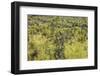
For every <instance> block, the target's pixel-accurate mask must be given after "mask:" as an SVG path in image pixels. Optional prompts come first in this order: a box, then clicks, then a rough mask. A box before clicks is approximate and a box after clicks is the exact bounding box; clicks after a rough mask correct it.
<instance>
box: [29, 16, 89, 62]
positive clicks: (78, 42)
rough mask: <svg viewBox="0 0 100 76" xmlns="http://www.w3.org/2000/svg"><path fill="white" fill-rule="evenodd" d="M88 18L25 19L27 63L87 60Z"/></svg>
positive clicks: (46, 17)
mask: <svg viewBox="0 0 100 76" xmlns="http://www.w3.org/2000/svg"><path fill="white" fill-rule="evenodd" d="M87 21H88V20H87V17H69V16H35V15H28V54H27V55H28V60H57V59H80V58H87V57H88V45H87V44H88V43H87V42H88V41H87V40H88V37H87V32H88V31H87V29H88V25H87V24H88V23H87Z"/></svg>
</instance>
